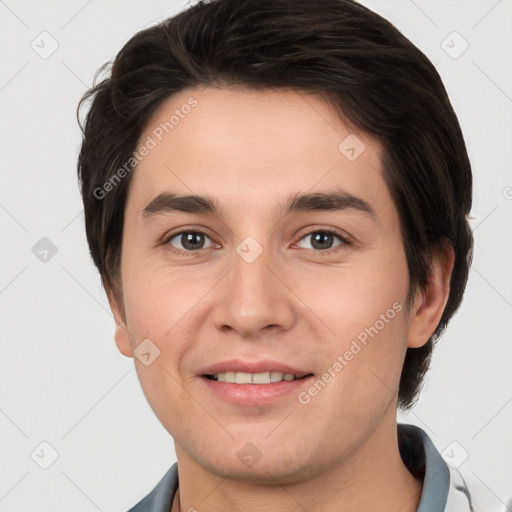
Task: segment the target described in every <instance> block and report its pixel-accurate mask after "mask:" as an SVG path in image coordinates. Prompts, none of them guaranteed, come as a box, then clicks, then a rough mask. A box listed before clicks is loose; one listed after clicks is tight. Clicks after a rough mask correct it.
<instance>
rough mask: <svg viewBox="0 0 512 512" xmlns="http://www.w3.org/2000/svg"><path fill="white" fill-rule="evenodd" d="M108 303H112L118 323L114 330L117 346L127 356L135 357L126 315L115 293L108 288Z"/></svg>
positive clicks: (112, 309) (111, 307)
mask: <svg viewBox="0 0 512 512" xmlns="http://www.w3.org/2000/svg"><path fill="white" fill-rule="evenodd" d="M106 293H107V298H108V303H109V305H110V309H111V311H112V314H113V315H114V321H115V323H116V327H115V331H114V340H115V342H116V345H117V348H118V350H119V352H121V354H123V355H124V356H126V357H133V350H132V345H131V342H130V333H129V332H128V328H127V326H126V320H125V315H124V313H123V312H122V311H121V308H120V307H119V304H118V300H117V299H116V298H115V293H114V292H113V291H112V290H111V289H108V290H107V291H106Z"/></svg>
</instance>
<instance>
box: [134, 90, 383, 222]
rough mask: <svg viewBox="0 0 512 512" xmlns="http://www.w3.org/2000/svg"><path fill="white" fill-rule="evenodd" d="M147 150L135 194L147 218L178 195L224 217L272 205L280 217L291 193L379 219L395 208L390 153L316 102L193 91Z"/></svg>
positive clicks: (159, 121) (152, 126)
mask: <svg viewBox="0 0 512 512" xmlns="http://www.w3.org/2000/svg"><path fill="white" fill-rule="evenodd" d="M144 145H146V146H147V147H150V146H151V149H150V150H149V151H147V152H145V153H146V154H145V156H144V157H143V158H141V159H140V160H139V162H138V164H137V165H136V167H135V170H134V176H133V178H132V183H131V186H130V198H131V199H130V200H129V202H131V203H135V204H136V206H137V208H138V209H139V210H140V208H141V207H145V206H146V205H147V204H148V203H149V202H150V201H151V200H153V199H154V198H155V197H157V196H158V195H159V194H161V193H162V192H165V191H169V192H177V193H180V194H187V195H192V194H193V195H208V196H213V197H215V198H217V199H218V201H219V203H220V204H222V205H223V209H224V210H225V209H226V208H228V206H225V205H230V206H229V208H231V207H233V208H238V209H244V210H245V209H248V208H260V207H263V206H264V207H265V208H266V210H268V211H270V210H272V212H273V213H274V214H277V213H279V211H282V205H283V204H284V203H286V202H287V201H288V200H289V198H290V195H291V194H296V193H299V192H301V193H305V192H325V191H330V190H339V189H340V188H342V189H343V190H345V191H346V192H347V193H349V194H351V195H354V196H356V197H360V198H362V199H363V200H365V201H366V202H367V203H369V204H371V205H372V206H373V208H374V209H375V210H376V211H379V210H386V209H389V208H390V207H391V208H392V207H393V205H392V203H391V197H390V196H389V193H388V192H387V187H386V185H385V183H384V181H383V179H382V176H381V174H382V173H381V146H380V144H379V143H378V142H377V141H376V140H375V139H373V138H371V137H369V136H368V135H367V134H365V133H362V132H360V131H356V130H354V129H352V128H351V127H350V126H347V125H346V124H344V123H343V122H342V120H341V119H340V117H339V115H338V113H337V112H336V110H335V109H334V108H333V107H332V106H331V105H329V104H328V103H327V102H326V101H325V100H324V99H322V98H321V97H320V96H319V95H316V94H311V93H306V92H300V91H292V90H278V91H275V90H262V91H252V90H244V89H239V88H238V89H212V88H190V89H186V90H183V91H180V92H179V93H177V94H175V95H173V96H171V97H169V98H168V99H167V100H165V101H164V102H163V103H162V104H161V105H160V107H159V108H158V109H157V110H156V111H155V112H154V113H153V115H152V116H151V118H150V119H149V121H148V122H147V124H146V126H145V128H144V130H143V132H142V134H141V136H140V138H139V144H138V148H137V151H138V152H139V153H141V148H142V147H143V146H144ZM276 203H280V205H281V206H280V207H279V208H276ZM224 206H225V207H224ZM381 214H382V212H381Z"/></svg>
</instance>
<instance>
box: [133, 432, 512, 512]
mask: <svg viewBox="0 0 512 512" xmlns="http://www.w3.org/2000/svg"><path fill="white" fill-rule="evenodd" d="M398 445H399V449H400V455H401V457H402V459H403V461H404V464H405V465H406V466H407V468H408V469H409V471H411V473H412V474H413V475H414V476H416V477H420V478H423V491H422V493H421V499H420V502H419V505H418V509H417V512H512V498H510V500H509V502H508V506H507V505H506V504H505V503H504V502H503V501H501V500H500V499H499V498H498V497H496V496H495V495H492V494H490V493H489V492H488V491H486V490H485V489H484V488H483V486H482V485H479V484H478V482H475V481H474V480H473V481H468V477H466V478H464V477H463V476H462V474H461V473H460V472H459V471H458V470H457V469H455V468H452V467H450V466H448V465H447V464H446V462H445V461H444V459H443V457H442V456H441V454H440V453H439V451H438V450H437V448H436V447H435V446H434V444H433V443H432V440H431V439H430V437H429V436H428V434H427V433H426V432H425V431H424V430H423V429H421V428H420V427H417V426H415V425H409V424H405V423H398ZM177 489H178V465H177V464H174V465H173V466H171V468H170V469H169V470H168V471H167V473H166V474H165V475H164V476H163V478H162V479H161V480H160V482H159V483H158V484H157V485H156V487H155V488H154V489H153V490H152V491H151V492H150V493H149V494H148V495H147V496H146V497H145V498H143V499H142V500H141V501H140V502H139V503H137V505H135V506H134V507H133V508H131V509H130V510H129V511H128V512H169V511H170V510H171V503H172V501H173V499H174V495H175V494H176V491H177ZM509 507H510V508H509Z"/></svg>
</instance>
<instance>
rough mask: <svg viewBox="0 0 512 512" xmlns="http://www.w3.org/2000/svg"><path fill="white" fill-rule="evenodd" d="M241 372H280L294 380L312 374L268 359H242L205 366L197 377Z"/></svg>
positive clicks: (304, 369) (303, 369)
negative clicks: (291, 376)
mask: <svg viewBox="0 0 512 512" xmlns="http://www.w3.org/2000/svg"><path fill="white" fill-rule="evenodd" d="M226 372H235V373H236V372H241V373H253V374H254V373H264V372H280V373H283V374H292V375H293V376H294V377H295V378H296V379H301V378H302V377H304V376H306V375H312V374H313V372H311V371H310V370H308V369H306V368H303V367H302V368H301V367H294V366H290V365H287V364H284V363H281V362H279V361H275V360H274V361H273V360H270V359H265V360H259V361H247V360H242V359H230V360H225V361H219V362H217V363H214V364H211V365H209V366H205V367H204V368H202V369H201V370H199V372H198V375H199V376H201V377H213V376H214V375H216V374H219V373H226Z"/></svg>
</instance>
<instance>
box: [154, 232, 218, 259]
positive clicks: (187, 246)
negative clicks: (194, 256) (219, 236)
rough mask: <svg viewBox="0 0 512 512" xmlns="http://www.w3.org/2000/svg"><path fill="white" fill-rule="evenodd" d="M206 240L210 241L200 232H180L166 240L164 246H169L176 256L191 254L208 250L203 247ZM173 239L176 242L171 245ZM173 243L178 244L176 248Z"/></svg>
mask: <svg viewBox="0 0 512 512" xmlns="http://www.w3.org/2000/svg"><path fill="white" fill-rule="evenodd" d="M206 238H207V239H210V238H209V237H208V236H207V235H206V234H205V233H203V232H202V231H180V232H179V233H175V234H173V235H171V236H169V237H168V238H166V239H165V240H164V244H169V245H171V247H173V248H174V250H175V252H177V253H178V254H191V253H193V252H197V251H198V250H200V249H205V248H207V249H208V248H209V247H205V246H204V243H205V239H206ZM174 239H176V242H174V243H172V242H171V241H172V240H174ZM175 243H177V244H178V247H176V245H174V244H175ZM180 246H181V247H180ZM212 246H213V244H212Z"/></svg>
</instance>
